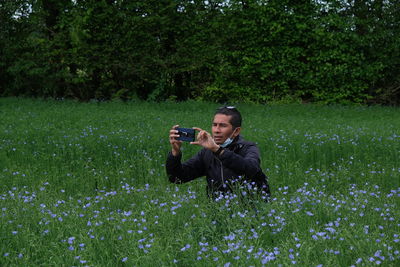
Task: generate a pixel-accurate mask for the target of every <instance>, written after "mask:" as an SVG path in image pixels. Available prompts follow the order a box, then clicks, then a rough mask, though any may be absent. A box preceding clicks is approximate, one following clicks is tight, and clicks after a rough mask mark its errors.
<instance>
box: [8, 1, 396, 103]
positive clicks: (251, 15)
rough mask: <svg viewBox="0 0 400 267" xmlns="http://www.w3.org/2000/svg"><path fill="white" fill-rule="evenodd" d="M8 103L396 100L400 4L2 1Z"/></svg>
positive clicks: (363, 101) (392, 2) (349, 101)
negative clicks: (22, 99)
mask: <svg viewBox="0 0 400 267" xmlns="http://www.w3.org/2000/svg"><path fill="white" fill-rule="evenodd" d="M0 21H1V23H0V34H1V38H0V57H1V61H0V95H3V96H33V97H54V98H75V99H79V100H83V101H87V100H90V99H100V100H108V99H113V98H121V99H133V98H140V99H146V100H164V99H174V100H185V99H190V98H193V99H204V100H211V101H219V102H224V101H249V102H250V101H251V102H261V103H264V102H268V101H274V100H275V101H276V100H282V101H299V100H301V101H305V102H310V101H318V102H324V103H354V102H355V103H381V104H399V103H400V0H352V1H350V0H349V1H347V0H325V1H320V0H314V1H313V0H309V1H298V0H258V1H251V0H243V1H236V0H224V1H219V0H208V1H204V0H203V1H200V0H146V1H143V0H140V1H138V0H131V1H128V0H75V1H72V0H0Z"/></svg>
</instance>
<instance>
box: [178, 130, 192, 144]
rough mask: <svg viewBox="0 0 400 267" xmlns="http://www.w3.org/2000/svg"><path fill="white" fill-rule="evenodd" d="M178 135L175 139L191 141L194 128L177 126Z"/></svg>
mask: <svg viewBox="0 0 400 267" xmlns="http://www.w3.org/2000/svg"><path fill="white" fill-rule="evenodd" d="M177 130H178V134H179V137H178V138H177V140H180V141H186V142H193V141H194V140H195V130H194V129H191V128H177Z"/></svg>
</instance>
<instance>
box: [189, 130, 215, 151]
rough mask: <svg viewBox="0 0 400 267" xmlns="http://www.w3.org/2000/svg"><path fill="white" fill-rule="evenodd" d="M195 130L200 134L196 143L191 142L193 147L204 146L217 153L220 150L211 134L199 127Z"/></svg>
mask: <svg viewBox="0 0 400 267" xmlns="http://www.w3.org/2000/svg"><path fill="white" fill-rule="evenodd" d="M193 129H195V130H196V131H199V133H198V134H197V138H196V141H194V142H190V144H191V145H199V146H202V147H204V148H207V149H209V150H211V151H212V152H216V151H217V150H218V148H219V145H217V144H216V143H215V141H214V139H213V138H212V136H211V134H209V133H208V132H207V131H205V130H202V129H200V128H197V127H193Z"/></svg>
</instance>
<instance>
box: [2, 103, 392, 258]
mask: <svg viewBox="0 0 400 267" xmlns="http://www.w3.org/2000/svg"><path fill="white" fill-rule="evenodd" d="M217 107H219V105H218V104H215V103H206V102H195V101H188V102H182V103H175V102H172V101H170V102H165V103H151V102H140V101H136V102H135V101H131V102H89V103H80V102H75V101H69V100H59V101H55V100H34V99H23V98H0V208H1V211H0V239H1V242H0V266H37V265H41V266H288V265H299V266H375V265H382V266H400V156H399V155H400V109H399V108H394V107H379V106H372V107H367V106H319V105H314V104H313V105H299V104H291V105H253V104H238V105H237V108H238V109H239V110H240V111H241V113H242V116H243V125H242V128H243V129H242V136H243V137H244V138H245V139H246V140H250V141H253V142H256V143H257V145H258V147H259V149H260V152H261V166H262V168H263V170H264V172H265V173H266V174H267V176H268V177H269V183H270V186H271V193H272V197H271V201H270V202H269V203H265V202H264V201H261V200H257V199H253V200H252V201H247V199H250V198H247V195H246V194H248V193H246V192H248V191H246V190H244V188H238V189H237V192H235V193H233V194H230V195H224V196H221V197H219V198H217V200H215V201H211V200H209V199H208V198H207V196H206V191H205V187H206V182H205V180H204V178H199V179H197V180H195V181H192V182H191V183H187V184H182V185H175V184H170V183H169V182H168V179H167V176H166V173H165V159H166V156H167V153H168V151H169V150H170V145H169V142H168V132H169V129H170V128H171V127H172V125H175V124H179V125H181V126H182V127H200V128H203V129H210V128H211V119H212V116H213V114H214V111H215V109H216V108H217ZM199 149H200V148H199V147H198V146H191V145H189V144H187V143H185V144H184V145H183V158H184V159H188V158H189V157H190V156H192V155H193V154H194V153H196V152H197V151H198V150H199ZM244 186H245V185H244Z"/></svg>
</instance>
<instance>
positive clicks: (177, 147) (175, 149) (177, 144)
mask: <svg viewBox="0 0 400 267" xmlns="http://www.w3.org/2000/svg"><path fill="white" fill-rule="evenodd" d="M178 127H179V125H174V126H173V127H172V129H171V130H169V143H170V144H171V147H172V155H174V156H175V157H176V156H178V155H179V154H180V153H181V146H182V141H179V140H176V138H178V137H179V135H178V130H176V128H178Z"/></svg>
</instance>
